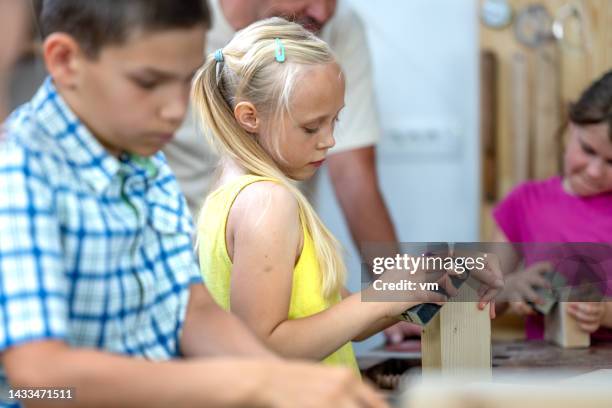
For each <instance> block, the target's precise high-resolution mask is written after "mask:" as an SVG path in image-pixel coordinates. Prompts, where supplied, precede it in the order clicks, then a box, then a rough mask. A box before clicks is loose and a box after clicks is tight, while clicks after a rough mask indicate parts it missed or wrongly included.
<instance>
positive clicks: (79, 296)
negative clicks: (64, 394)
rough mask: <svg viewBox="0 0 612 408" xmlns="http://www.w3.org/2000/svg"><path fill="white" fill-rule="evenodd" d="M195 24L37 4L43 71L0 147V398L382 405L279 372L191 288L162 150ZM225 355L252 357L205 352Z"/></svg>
mask: <svg viewBox="0 0 612 408" xmlns="http://www.w3.org/2000/svg"><path fill="white" fill-rule="evenodd" d="M209 20H210V18H209V13H208V10H207V8H206V5H205V3H203V2H202V1H201V0H181V1H176V0H96V1H94V0H86V1H83V0H45V1H44V2H43V6H42V12H41V29H42V31H43V35H44V37H45V39H44V58H45V62H46V65H47V68H48V70H49V73H50V77H49V78H48V79H47V80H46V81H45V82H44V84H43V85H42V86H41V88H40V89H39V91H38V92H37V93H36V95H35V96H34V97H33V98H32V100H31V101H30V102H29V103H27V104H25V105H24V106H22V107H21V108H19V109H18V110H16V111H15V112H14V113H13V114H12V115H11V117H10V118H9V119H8V120H7V122H6V124H5V128H4V130H3V136H2V140H1V141H0V277H1V279H0V353H2V363H1V366H0V369H1V371H0V388H1V391H2V394H1V398H0V404H2V403H4V404H5V405H8V404H15V405H16V404H17V402H18V401H15V400H10V396H11V395H10V393H9V391H10V390H12V391H14V390H15V389H19V388H24V387H61V388H72V389H74V397H75V400H74V401H72V403H73V404H75V406H76V405H83V406H88V407H91V406H98V405H101V406H118V405H120V406H144V405H145V404H146V406H168V405H170V404H173V405H177V406H181V405H186V406H192V405H195V404H201V405H215V406H216V405H236V404H238V405H245V404H257V405H265V406H275V405H282V404H286V405H287V406H300V405H301V404H302V403H303V402H305V400H307V401H308V403H314V405H315V406H317V405H319V406H322V405H324V404H326V403H329V404H333V405H334V406H335V405H342V404H344V403H347V404H348V405H347V406H352V405H351V404H354V406H357V404H364V403H365V406H378V405H379V404H380V401H379V399H378V398H377V397H375V396H374V395H373V394H372V393H371V391H370V390H369V389H367V388H365V386H364V385H362V384H360V383H359V381H358V380H357V379H354V378H352V377H351V374H350V373H349V372H348V371H344V370H339V369H338V370H331V369H324V368H321V367H316V366H313V365H309V364H305V363H287V362H281V361H279V360H276V359H275V358H274V357H273V356H272V354H271V353H270V352H269V351H268V350H266V349H265V348H264V347H263V346H262V345H261V344H260V343H259V342H258V341H257V340H255V338H254V337H253V336H252V335H251V333H250V332H248V331H247V330H246V329H245V328H244V326H242V324H241V323H239V322H238V320H237V319H235V318H234V317H232V316H231V315H229V314H226V313H225V312H223V311H221V309H219V308H218V307H217V305H216V304H215V303H214V302H213V301H212V300H211V298H210V296H209V294H208V292H207V290H206V289H205V287H204V285H203V284H202V282H201V278H200V277H199V276H200V273H199V269H198V267H197V264H196V262H195V259H194V256H193V250H192V243H191V219H190V217H189V215H188V214H189V213H188V210H187V206H186V203H185V200H184V198H183V196H182V195H181V193H180V191H179V188H178V186H177V183H176V180H175V178H174V176H173V175H172V173H171V171H170V170H169V168H168V166H167V165H166V162H165V159H164V157H163V155H162V154H161V153H159V150H160V149H161V148H162V147H163V146H164V144H165V143H167V142H168V141H170V140H171V138H172V134H173V132H174V131H175V130H176V129H177V128H178V126H179V125H180V124H181V122H182V120H183V118H184V115H185V112H186V109H187V102H188V96H189V88H190V82H191V78H192V76H193V73H194V72H195V70H197V69H198V68H199V66H200V64H201V63H202V57H203V56H202V50H203V48H204V47H203V46H204V44H203V43H202V38H204V35H205V30H206V28H207V27H209V26H210V21H209ZM223 355H225V356H232V355H233V356H252V357H251V358H248V359H247V358H245V357H242V358H240V359H237V358H229V357H226V358H223V359H219V358H217V359H206V358H203V357H207V356H223ZM130 357H131V358H130ZM134 357H136V358H134ZM179 357H180V358H184V360H182V361H179V360H178V358H179ZM160 362H164V363H163V364H161V363H160ZM237 375H239V377H236V376H237ZM230 384H231V388H232V392H231V393H228V392H220V391H221V390H223V389H224V387H227V386H229V385H230ZM270 384H274V386H273V387H270V386H269V385H270ZM266 385H267V387H266ZM334 398H336V399H334ZM37 402H38V403H44V402H49V403H53V401H37ZM360 406H363V405H360Z"/></svg>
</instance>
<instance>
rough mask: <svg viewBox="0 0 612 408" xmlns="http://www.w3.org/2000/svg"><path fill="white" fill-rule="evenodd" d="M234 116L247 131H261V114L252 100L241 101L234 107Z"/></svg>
mask: <svg viewBox="0 0 612 408" xmlns="http://www.w3.org/2000/svg"><path fill="white" fill-rule="evenodd" d="M234 117H235V118H236V120H237V121H238V123H239V124H240V126H241V127H242V128H243V129H244V130H246V131H247V132H249V133H259V125H260V120H259V115H258V113H257V109H256V108H255V105H253V104H252V103H251V102H239V103H238V104H237V105H236V107H235V108H234Z"/></svg>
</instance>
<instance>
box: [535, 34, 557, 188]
mask: <svg viewBox="0 0 612 408" xmlns="http://www.w3.org/2000/svg"><path fill="white" fill-rule="evenodd" d="M534 76H535V83H534V92H535V97H534V99H535V102H534V105H535V109H534V114H535V115H534V118H533V122H534V123H533V126H534V129H533V144H532V146H531V151H532V152H533V154H532V156H531V169H532V174H531V178H534V179H538V180H542V179H546V178H549V177H552V176H555V175H557V174H559V171H560V170H561V168H560V166H559V163H560V150H561V149H560V145H561V140H559V139H560V138H559V137H558V136H559V130H560V127H561V125H562V120H561V105H560V104H561V92H560V91H561V86H560V85H561V83H560V81H559V50H558V47H557V45H556V44H555V43H552V44H546V45H544V46H542V47H541V48H540V49H539V50H538V52H537V55H536V58H535V73H534Z"/></svg>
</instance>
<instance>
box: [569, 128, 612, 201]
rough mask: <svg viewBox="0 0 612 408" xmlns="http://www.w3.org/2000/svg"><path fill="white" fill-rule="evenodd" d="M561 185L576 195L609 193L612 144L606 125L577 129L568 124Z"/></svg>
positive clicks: (611, 183)
mask: <svg viewBox="0 0 612 408" xmlns="http://www.w3.org/2000/svg"><path fill="white" fill-rule="evenodd" d="M564 161H565V166H564V177H565V180H564V181H565V186H566V188H567V189H568V191H569V192H570V193H573V194H575V195H578V196H593V195H597V194H601V193H605V192H609V191H612V142H611V141H610V136H609V128H608V124H607V123H601V124H596V125H588V126H581V125H576V124H574V123H571V122H570V125H569V143H568V145H567V149H566V150H565V158H564Z"/></svg>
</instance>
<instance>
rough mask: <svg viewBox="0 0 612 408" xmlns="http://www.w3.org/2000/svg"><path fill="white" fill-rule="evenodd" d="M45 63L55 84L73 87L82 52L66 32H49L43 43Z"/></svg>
mask: <svg viewBox="0 0 612 408" xmlns="http://www.w3.org/2000/svg"><path fill="white" fill-rule="evenodd" d="M43 55H44V59H45V65H46V66H47V70H48V71H49V74H51V77H52V78H53V80H54V81H55V82H56V84H57V85H59V86H63V87H66V88H73V87H74V86H75V85H76V83H77V76H78V72H79V65H80V63H79V60H80V59H81V58H82V57H83V52H82V50H81V47H80V46H79V44H78V43H77V42H76V41H75V39H74V38H73V37H72V36H70V35H68V34H66V33H53V34H50V35H49V36H48V37H47V38H46V39H45V41H44V43H43Z"/></svg>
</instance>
